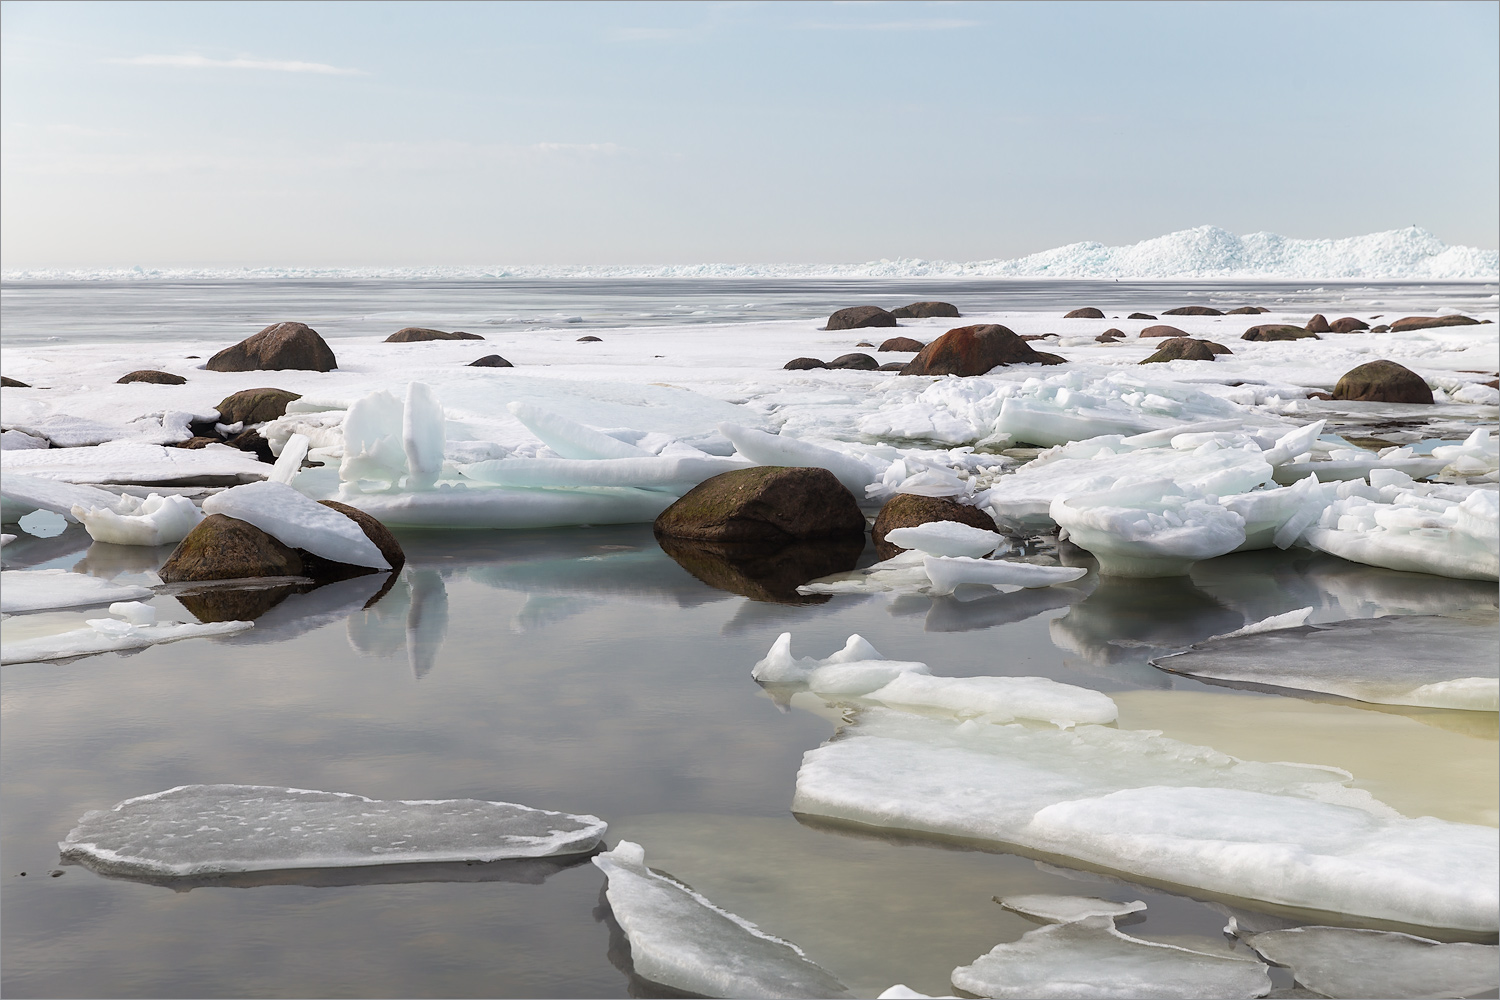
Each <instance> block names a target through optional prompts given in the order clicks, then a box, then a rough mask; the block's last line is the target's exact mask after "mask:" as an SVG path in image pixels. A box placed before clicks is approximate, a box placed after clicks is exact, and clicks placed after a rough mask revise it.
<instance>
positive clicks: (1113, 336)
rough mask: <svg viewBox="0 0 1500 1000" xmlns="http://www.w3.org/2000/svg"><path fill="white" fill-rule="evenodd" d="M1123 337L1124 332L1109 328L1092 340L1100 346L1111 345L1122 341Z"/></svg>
mask: <svg viewBox="0 0 1500 1000" xmlns="http://www.w3.org/2000/svg"><path fill="white" fill-rule="evenodd" d="M1124 337H1125V331H1124V330H1116V329H1114V328H1113V327H1111V328H1110V329H1108V330H1105V331H1104V332H1103V333H1101V334H1099V336H1097V337H1095V338H1094V339H1095V340H1097V341H1098V342H1099V343H1101V344H1113V343H1114V342H1115V341H1117V340H1123V339H1124Z"/></svg>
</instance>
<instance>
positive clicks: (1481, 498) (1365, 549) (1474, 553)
mask: <svg viewBox="0 0 1500 1000" xmlns="http://www.w3.org/2000/svg"><path fill="white" fill-rule="evenodd" d="M1397 477H1399V479H1398V478H1397ZM1402 480H1405V481H1404V482H1403V481H1402ZM1356 485H1358V484H1356ZM1302 537H1303V538H1304V539H1305V540H1306V542H1307V544H1308V545H1310V546H1311V547H1313V548H1316V549H1321V550H1322V551H1324V552H1327V553H1329V554H1330V555H1336V556H1339V557H1341V558H1344V559H1348V560H1349V561H1351V562H1359V563H1364V564H1366V565H1368V566H1384V567H1386V568H1387V569H1398V570H1406V571H1407V572H1413V573H1431V574H1434V575H1436V576H1448V577H1455V578H1458V579H1464V580H1494V579H1496V578H1497V574H1500V494H1497V493H1496V492H1495V491H1494V490H1493V489H1483V488H1473V487H1461V486H1450V487H1443V486H1432V485H1429V484H1422V483H1412V482H1411V481H1410V479H1407V478H1406V477H1404V476H1401V475H1400V474H1399V473H1395V472H1392V473H1387V475H1386V476H1385V477H1382V476H1379V475H1377V474H1372V485H1371V486H1369V487H1366V488H1365V489H1363V490H1355V491H1352V492H1350V493H1349V494H1347V495H1344V496H1342V497H1341V498H1340V499H1339V500H1337V501H1335V502H1333V503H1330V504H1329V505H1328V506H1327V507H1325V508H1324V510H1323V511H1322V513H1321V514H1320V516H1319V518H1318V522H1317V523H1316V524H1315V525H1313V526H1310V527H1309V528H1307V530H1306V531H1305V532H1304V533H1303V536H1302Z"/></svg>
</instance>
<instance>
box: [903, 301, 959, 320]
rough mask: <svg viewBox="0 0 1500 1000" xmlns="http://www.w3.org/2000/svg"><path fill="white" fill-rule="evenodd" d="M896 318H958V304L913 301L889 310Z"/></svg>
mask: <svg viewBox="0 0 1500 1000" xmlns="http://www.w3.org/2000/svg"><path fill="white" fill-rule="evenodd" d="M891 315H892V316H894V317H896V318H897V319H958V315H959V313H958V306H956V305H954V304H953V303H951V302H913V303H911V304H910V305H904V306H900V307H898V308H896V309H892V310H891Z"/></svg>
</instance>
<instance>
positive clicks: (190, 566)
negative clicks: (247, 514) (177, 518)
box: [158, 514, 303, 583]
mask: <svg viewBox="0 0 1500 1000" xmlns="http://www.w3.org/2000/svg"><path fill="white" fill-rule="evenodd" d="M302 570H303V564H302V556H301V554H299V553H298V551H297V550H296V549H294V548H292V547H290V546H288V545H283V544H282V543H281V542H279V541H277V540H276V538H275V537H274V536H272V535H270V534H268V533H267V532H264V531H261V530H260V529H259V528H257V527H256V526H255V525H253V524H251V523H249V522H248V521H241V520H239V519H238V518H234V517H228V516H226V515H224V514H210V515H208V516H207V517H205V518H204V519H203V520H201V521H199V522H198V526H197V527H196V528H194V529H193V530H192V531H190V532H189V533H188V536H187V537H186V538H184V539H183V540H182V541H181V542H179V543H178V544H177V548H176V549H174V550H173V552H172V555H171V556H170V557H169V558H168V559H167V561H166V564H165V565H164V566H162V568H161V569H160V570H159V571H158V575H159V576H160V577H161V578H162V580H163V581H164V582H166V583H188V582H197V581H203V580H241V579H253V578H255V577H266V576H301V575H302Z"/></svg>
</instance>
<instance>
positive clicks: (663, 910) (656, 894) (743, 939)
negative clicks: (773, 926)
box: [592, 840, 849, 997]
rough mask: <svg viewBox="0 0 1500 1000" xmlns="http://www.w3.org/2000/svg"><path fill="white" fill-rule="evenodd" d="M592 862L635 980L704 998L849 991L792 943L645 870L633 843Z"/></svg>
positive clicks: (842, 993) (841, 994)
mask: <svg viewBox="0 0 1500 1000" xmlns="http://www.w3.org/2000/svg"><path fill="white" fill-rule="evenodd" d="M592 860H593V862H594V864H595V865H598V866H599V868H600V870H602V871H603V872H604V874H605V875H606V876H607V877H608V879H609V883H608V887H607V888H606V889H605V895H606V896H607V897H608V899H609V906H610V909H611V910H612V911H614V917H615V920H616V921H617V922H618V923H619V925H620V928H621V929H622V930H623V931H624V932H625V935H626V937H628V938H629V939H630V960H631V963H632V965H633V966H634V969H635V974H636V975H637V976H640V977H641V978H642V979H646V980H649V981H650V982H653V983H657V984H660V985H662V986H669V987H671V988H672V989H675V990H682V991H685V992H688V993H694V994H698V995H700V996H707V997H847V996H848V995H849V991H848V990H847V989H845V987H844V985H843V983H840V982H839V981H838V980H837V979H835V978H833V976H831V975H829V974H828V973H827V972H826V971H824V970H823V969H822V968H821V967H819V966H817V965H814V964H813V963H812V962H810V961H808V959H807V958H806V956H804V955H803V954H802V950H801V949H800V948H798V947H797V946H796V945H794V944H791V943H790V942H787V941H783V940H781V939H780V938H774V937H772V936H770V935H769V934H766V933H765V932H763V931H762V930H760V929H759V928H758V927H756V926H755V925H754V924H752V923H750V922H749V921H748V920H745V919H743V918H741V917H738V916H735V915H734V914H733V913H729V912H728V911H726V910H721V909H719V908H718V907H717V906H714V905H713V904H712V903H710V902H709V901H708V900H707V899H704V898H703V897H702V896H700V895H698V893H696V892H694V891H693V890H692V889H689V888H688V887H687V886H685V885H683V884H682V883H680V882H677V881H674V880H672V879H669V878H667V877H665V876H663V875H660V874H658V873H656V872H653V871H652V870H651V869H649V868H647V867H646V852H645V851H644V850H643V849H642V848H641V846H640V845H639V844H633V843H631V842H630V841H628V840H622V841H620V843H619V844H618V845H617V846H616V847H615V849H614V850H613V851H608V852H606V853H604V854H599V855H596V856H595V857H594V858H593V859H592Z"/></svg>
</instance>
